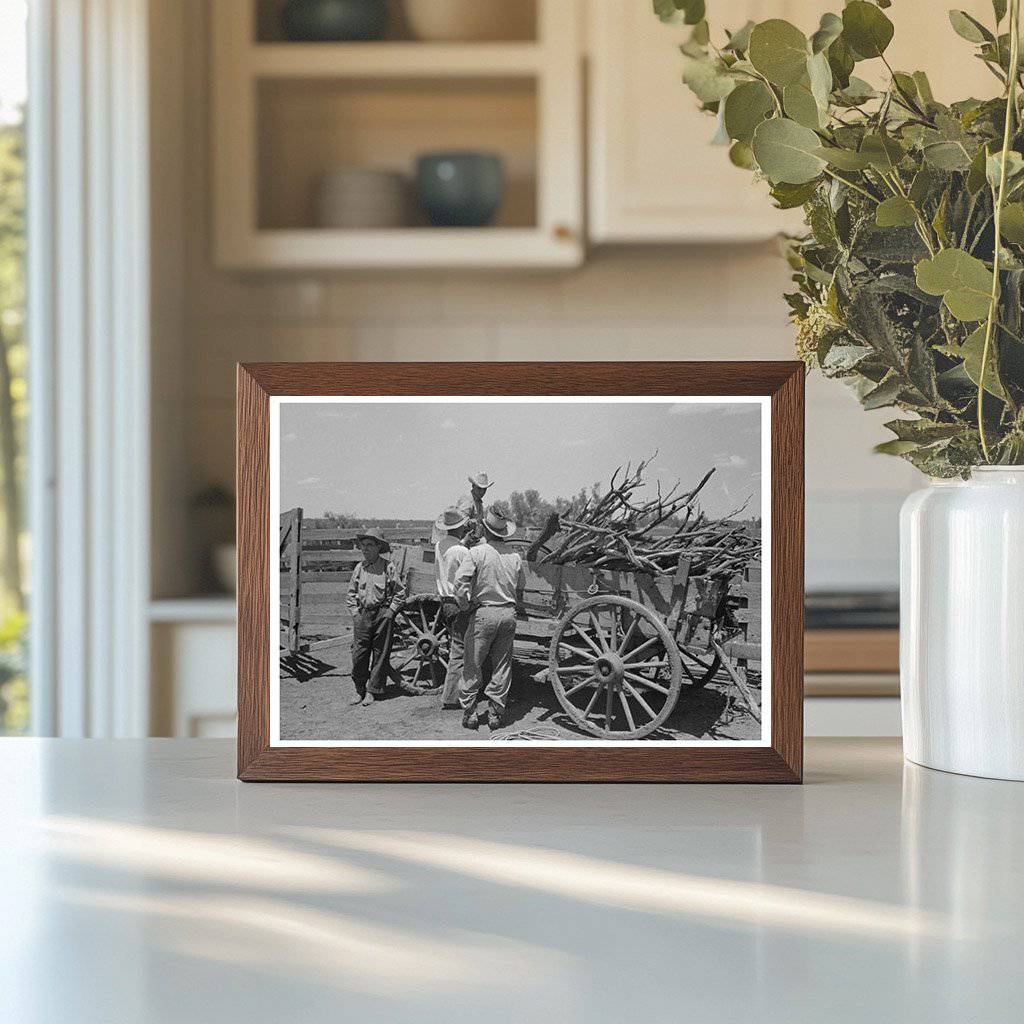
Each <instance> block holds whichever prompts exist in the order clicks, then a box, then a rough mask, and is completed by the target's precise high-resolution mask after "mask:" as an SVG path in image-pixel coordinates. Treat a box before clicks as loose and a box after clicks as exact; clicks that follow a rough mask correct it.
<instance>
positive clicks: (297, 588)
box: [280, 508, 433, 654]
mask: <svg viewBox="0 0 1024 1024" xmlns="http://www.w3.org/2000/svg"><path fill="white" fill-rule="evenodd" d="M388 522H389V524H390V525H386V526H384V527H383V529H382V533H383V534H384V536H385V538H386V539H387V540H388V541H389V542H390V543H392V544H394V545H396V550H395V555H394V557H395V559H396V561H400V560H401V559H402V558H403V551H402V549H401V548H399V547H397V545H402V544H410V545H411V544H424V543H429V541H430V533H431V529H432V527H433V523H431V522H428V521H421V520H389V521H388ZM364 530H365V527H360V528H358V529H356V528H353V527H340V526H338V524H337V523H336V522H334V521H332V520H330V519H305V518H303V514H302V509H301V508H293V509H290V510H289V511H287V512H282V513H281V534H280V536H281V556H280V570H281V576H280V580H281V609H280V621H281V630H280V633H281V640H280V643H281V647H282V648H283V649H285V650H287V651H288V652H289V653H291V654H295V653H297V652H298V651H300V650H305V651H312V650H316V649H318V648H321V647H327V646H330V645H331V644H335V643H337V642H338V640H339V639H340V638H342V637H344V636H346V635H347V633H348V632H349V631H350V630H351V622H350V619H349V614H348V608H347V607H346V605H345V595H346V594H347V592H348V585H349V581H350V580H351V579H352V570H353V569H354V568H355V566H356V564H357V563H358V562H359V560H360V558H361V557H362V555H361V554H360V552H359V549H358V548H357V546H356V536H357V535H358V534H360V533H362V532H363V531H364ZM398 567H399V570H403V569H404V565H402V564H399V566H398Z"/></svg>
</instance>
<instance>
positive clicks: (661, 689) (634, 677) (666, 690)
mask: <svg viewBox="0 0 1024 1024" xmlns="http://www.w3.org/2000/svg"><path fill="white" fill-rule="evenodd" d="M624 675H625V677H626V678H627V679H632V680H633V682H634V683H640V684H641V686H649V687H650V688H651V689H652V690H657V691H658V693H663V694H665V696H666V697H667V696H668V694H669V688H668V687H667V686H662V685H661V684H660V683H655V682H652V681H651V680H650V679H645V678H644V677H643V676H640V675H637V674H636V673H635V672H626V673H624Z"/></svg>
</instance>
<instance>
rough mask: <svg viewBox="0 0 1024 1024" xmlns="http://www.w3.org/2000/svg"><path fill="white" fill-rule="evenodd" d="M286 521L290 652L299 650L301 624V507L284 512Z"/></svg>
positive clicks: (284, 529) (283, 529)
mask: <svg viewBox="0 0 1024 1024" xmlns="http://www.w3.org/2000/svg"><path fill="white" fill-rule="evenodd" d="M285 515H287V516H288V520H289V521H288V523H287V526H285V525H284V524H283V523H282V544H287V548H288V554H289V555H290V556H291V557H290V559H289V563H288V577H287V579H288V582H289V583H291V595H290V598H289V601H288V632H287V639H286V644H285V646H286V647H287V648H288V652H289V653H290V654H297V653H298V650H299V632H300V630H299V627H300V625H301V612H300V603H299V602H300V597H301V594H300V590H301V589H302V509H301V508H293V509H292V510H291V511H290V512H286V513H285Z"/></svg>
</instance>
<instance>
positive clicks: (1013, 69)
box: [978, 0, 1020, 464]
mask: <svg viewBox="0 0 1024 1024" xmlns="http://www.w3.org/2000/svg"><path fill="white" fill-rule="evenodd" d="M1019 62H1020V0H1010V73H1009V75H1007V84H1006V119H1005V123H1004V125H1003V150H1002V152H1001V153H1000V155H999V189H998V191H997V193H996V197H995V211H994V213H993V220H994V231H995V244H994V246H993V253H992V297H991V299H990V301H989V307H988V320H987V321H986V322H985V345H984V347H983V348H982V350H981V369H980V370H979V371H978V434H979V436H980V438H981V451H982V454H983V455H984V456H985V461H986V462H987V463H989V464H991V462H992V456H991V454H990V453H989V447H988V437H987V436H986V434H985V373H986V371H987V370H988V360H989V354H990V350H991V347H992V332H993V328H994V326H995V322H996V319H997V313H998V309H999V257H1000V253H1001V251H1002V245H1001V238H1002V235H1001V231H1000V229H1001V227H1002V214H1003V201H1004V199H1005V198H1006V162H1007V157H1008V154H1009V152H1010V139H1011V137H1012V135H1013V131H1012V129H1013V121H1014V116H1015V114H1016V112H1017V68H1018V65H1019Z"/></svg>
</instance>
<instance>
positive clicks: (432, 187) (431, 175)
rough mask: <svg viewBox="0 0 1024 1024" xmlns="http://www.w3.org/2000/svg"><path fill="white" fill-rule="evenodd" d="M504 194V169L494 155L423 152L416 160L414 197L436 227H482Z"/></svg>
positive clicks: (494, 212)
mask: <svg viewBox="0 0 1024 1024" xmlns="http://www.w3.org/2000/svg"><path fill="white" fill-rule="evenodd" d="M504 194H505V166H504V163H503V162H502V159H501V157H500V156H497V155H496V154H494V153H459V152H451V153H424V154H423V156H421V157H420V158H419V159H418V160H417V161H416V196H417V198H418V199H419V204H420V206H421V207H422V209H423V212H424V213H425V214H426V215H427V218H428V219H429V221H430V223H431V224H433V225H434V226H435V227H440V228H479V227H484V226H485V225H487V224H490V223H491V221H492V220H493V219H494V215H495V214H496V213H497V212H498V207H499V206H500V205H501V200H502V197H503V196H504Z"/></svg>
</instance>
